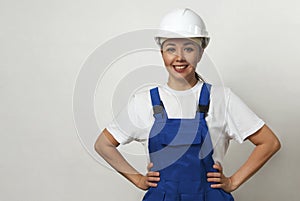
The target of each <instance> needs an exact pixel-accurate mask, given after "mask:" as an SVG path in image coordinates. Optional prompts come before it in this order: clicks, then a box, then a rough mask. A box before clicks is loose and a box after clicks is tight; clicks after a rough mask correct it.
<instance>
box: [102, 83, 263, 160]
mask: <svg viewBox="0 0 300 201" xmlns="http://www.w3.org/2000/svg"><path fill="white" fill-rule="evenodd" d="M202 84H203V83H202V82H200V81H199V82H198V83H197V84H196V85H195V86H194V87H192V88H191V89H188V90H184V91H176V90H173V89H171V88H170V87H169V86H168V85H167V84H164V85H161V86H158V90H159V94H160V98H161V101H162V102H163V103H164V107H165V109H166V112H167V114H168V117H169V118H194V117H195V114H196V110H197V106H198V103H199V95H200V91H201V87H202ZM205 119H206V122H207V126H208V129H209V132H210V135H211V139H212V143H213V147H214V154H213V159H214V161H215V162H219V163H221V164H222V162H223V158H224V155H225V153H226V151H227V149H228V145H229V141H230V140H231V139H233V140H235V141H237V142H239V143H242V142H243V141H244V140H245V139H246V138H247V137H248V136H250V135H251V134H253V133H255V132H256V131H257V130H259V129H260V128H261V127H262V126H263V125H264V121H263V120H261V119H260V118H259V117H258V116H257V115H256V114H255V113H253V112H252V111H251V110H250V109H249V108H248V107H247V105H245V104H244V103H243V101H242V100H241V99H239V98H238V97H237V96H236V95H235V94H234V93H232V92H231V90H230V89H229V88H226V87H222V86H212V87H211V94H210V105H209V111H208V115H207V116H206V118H205ZM153 123H154V116H153V108H152V102H151V96H150V91H149V88H147V89H144V90H140V91H139V92H138V93H136V94H135V95H133V96H132V98H131V99H130V101H129V102H128V107H127V108H125V109H124V110H123V111H122V112H120V113H119V114H118V116H117V117H116V118H115V119H114V121H112V122H111V123H110V124H109V125H108V126H107V130H108V131H109V132H110V133H111V134H112V135H113V136H114V138H115V139H116V140H117V141H118V142H119V143H120V144H126V143H129V142H131V141H133V140H136V141H139V142H143V143H144V145H145V146H147V144H148V137H149V133H150V129H151V127H152V125H153Z"/></svg>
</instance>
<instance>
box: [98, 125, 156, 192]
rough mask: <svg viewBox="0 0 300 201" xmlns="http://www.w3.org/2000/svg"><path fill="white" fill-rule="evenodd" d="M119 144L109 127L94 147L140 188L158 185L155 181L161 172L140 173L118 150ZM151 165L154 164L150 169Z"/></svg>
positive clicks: (144, 188)
mask: <svg viewBox="0 0 300 201" xmlns="http://www.w3.org/2000/svg"><path fill="white" fill-rule="evenodd" d="M117 146H119V142H118V141H117V140H116V139H115V138H114V137H113V136H112V135H111V133H109V131H108V130H107V129H104V130H103V132H102V133H101V134H100V135H99V137H98V139H97V140H96V142H95V145H94V148H95V150H96V152H97V153H98V154H99V155H100V156H102V158H103V159H104V160H105V161H106V162H108V163H109V164H110V165H111V166H112V167H113V168H114V169H115V170H116V171H118V172H119V173H120V174H121V175H123V176H124V177H125V178H127V179H128V180H129V181H130V182H132V183H133V184H134V185H135V186H137V187H138V188H140V189H143V190H146V189H148V188H149V187H156V185H157V184H156V183H155V182H157V181H159V177H158V176H159V172H148V173H147V175H146V176H144V175H142V174H140V173H139V172H138V171H137V170H136V169H134V168H133V167H132V166H131V165H130V164H129V163H128V162H127V161H126V160H125V159H124V157H123V156H122V155H121V154H120V152H119V151H118V150H117V148H116V147H117ZM151 166H152V164H150V166H149V167H148V169H150V168H151Z"/></svg>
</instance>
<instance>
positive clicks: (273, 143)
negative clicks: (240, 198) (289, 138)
mask: <svg viewBox="0 0 300 201" xmlns="http://www.w3.org/2000/svg"><path fill="white" fill-rule="evenodd" d="M247 139H248V140H250V141H251V142H252V143H253V144H254V145H255V148H254V150H253V151H252V153H251V155H250V156H249V158H248V159H247V161H246V162H245V163H244V164H243V165H242V166H241V167H240V169H239V170H238V171H236V172H235V173H234V174H233V175H232V176H231V177H229V178H228V177H225V176H224V174H223V171H222V167H221V166H220V165H219V164H215V165H214V168H216V169H218V170H219V172H218V173H212V172H210V173H208V174H207V176H208V181H209V182H218V184H213V185H212V188H222V189H223V190H225V191H227V192H231V191H234V190H236V189H237V188H238V187H239V186H240V185H242V184H243V183H244V182H246V181H247V180H248V179H249V178H250V177H251V176H252V175H253V174H255V173H256V172H257V171H258V170H259V169H260V168H261V167H262V166H263V165H264V164H265V163H266V162H267V161H268V160H269V159H270V158H271V157H272V156H273V155H274V154H275V153H276V152H277V151H278V150H279V149H280V146H281V145H280V142H279V140H278V138H277V137H276V136H275V134H274V133H273V132H272V131H271V129H270V128H269V127H267V126H266V125H264V126H263V127H262V128H261V129H260V130H258V131H257V132H256V133H254V134H253V135H251V136H249V137H248V138H247Z"/></svg>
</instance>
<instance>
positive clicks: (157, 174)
mask: <svg viewBox="0 0 300 201" xmlns="http://www.w3.org/2000/svg"><path fill="white" fill-rule="evenodd" d="M146 175H147V177H159V172H147V174H146Z"/></svg>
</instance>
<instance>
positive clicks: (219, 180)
mask: <svg viewBox="0 0 300 201" xmlns="http://www.w3.org/2000/svg"><path fill="white" fill-rule="evenodd" d="M207 181H208V182H216V183H220V182H221V181H222V180H221V178H207Z"/></svg>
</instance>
